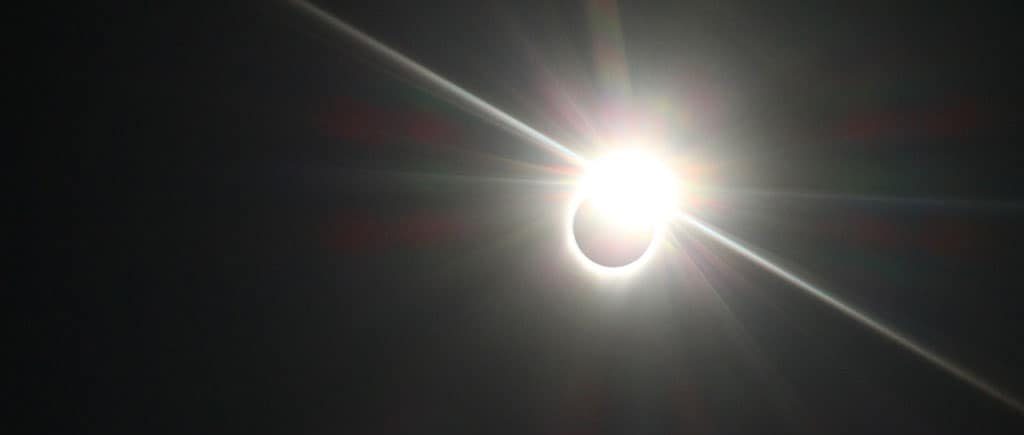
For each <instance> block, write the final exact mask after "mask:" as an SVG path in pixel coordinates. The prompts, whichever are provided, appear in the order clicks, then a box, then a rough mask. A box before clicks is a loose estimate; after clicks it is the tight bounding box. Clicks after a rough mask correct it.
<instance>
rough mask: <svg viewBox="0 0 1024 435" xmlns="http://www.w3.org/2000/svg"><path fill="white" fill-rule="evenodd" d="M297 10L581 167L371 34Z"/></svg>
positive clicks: (300, 3) (319, 12)
mask: <svg viewBox="0 0 1024 435" xmlns="http://www.w3.org/2000/svg"><path fill="white" fill-rule="evenodd" d="M290 1H291V3H292V4H294V5H295V6H296V7H298V8H299V9H302V10H303V11H305V12H307V13H309V14H310V15H311V16H313V17H315V18H317V19H318V20H320V21H321V22H323V23H324V24H326V25H328V26H330V27H331V28H333V29H335V30H337V31H339V32H340V33H341V34H343V35H345V36H347V37H349V38H351V39H353V40H355V41H357V42H359V43H360V44H362V45H363V46H365V47H366V48H367V49H369V50H371V51H373V52H375V53H377V54H378V55H380V56H381V57H383V58H385V59H387V60H389V61H391V62H392V63H394V64H395V65H397V66H399V67H401V68H402V69H404V70H406V71H407V72H409V73H411V74H413V75H415V76H417V77H419V78H420V79H422V80H423V81H425V82H427V83H429V84H431V85H433V86H434V87H436V88H437V89H439V90H441V91H442V92H445V93H447V94H448V95H451V96H453V97H455V98H456V99H458V100H459V101H461V102H463V103H465V104H467V105H468V106H469V107H471V108H472V109H475V111H476V112H478V113H479V114H480V115H483V116H485V117H488V118H490V119H492V120H494V121H496V122H497V123H498V124H500V125H502V126H504V127H506V128H508V129H509V130H510V131H512V132H514V133H516V134H519V135H520V136H522V137H523V138H525V139H527V140H529V141H530V142H532V143H534V144H536V145H539V146H541V147H542V148H544V149H546V150H548V151H551V152H554V153H556V154H558V155H559V156H560V157H563V158H567V159H568V160H569V161H571V162H572V163H576V164H582V163H584V162H585V160H584V159H583V158H582V157H581V156H580V155H579V154H576V153H575V152H573V151H572V150H570V149H568V148H566V147H565V146H563V145H562V144H560V143H558V142H557V141H555V140H554V139H551V138H550V137H547V136H546V135H544V134H543V133H541V132H539V131H537V130H534V129H533V128H532V127H530V126H528V125H526V124H524V123H523V122H521V121H519V120H518V119H515V118H513V117H512V116H511V115H509V114H507V113H505V112H503V111H501V109H498V108H497V107H494V106H492V105H491V104H489V103H488V102H486V101H484V100H482V99H480V98H479V97H477V96H476V95H473V94H471V93H470V92H469V91H467V90H465V89H462V88H461V87H459V86H458V85H456V84H454V83H452V82H450V81H448V80H446V79H445V78H444V77H441V76H440V75H438V74H437V73H435V72H433V71H431V70H430V69H428V68H427V67H425V66H423V65H420V64H419V63H416V61H414V60H412V59H410V58H408V57H406V56H405V55H403V54H401V53H399V52H397V51H395V50H394V49H392V48H390V47H388V46H387V45H384V44H383V43H382V42H380V41H378V40H376V39H374V38H373V37H371V36H370V35H367V34H366V33H363V31H361V30H359V29H357V28H355V27H353V26H352V25H350V24H348V23H346V22H345V21H342V20H341V19H340V18H338V17H335V16H334V15H331V13H329V12H327V11H325V10H323V9H321V8H320V7H319V6H317V5H314V4H313V3H310V2H308V1H306V0H290Z"/></svg>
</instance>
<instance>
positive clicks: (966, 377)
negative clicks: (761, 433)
mask: <svg viewBox="0 0 1024 435" xmlns="http://www.w3.org/2000/svg"><path fill="white" fill-rule="evenodd" d="M679 218H680V220H682V221H683V222H684V223H686V224H688V225H689V226H691V227H693V228H695V229H697V230H699V231H700V232H701V233H704V234H705V235H707V236H708V237H710V238H712V239H714V240H715V241H717V242H719V243H721V244H722V245H725V247H727V248H729V249H730V250H732V251H733V252H736V253H737V254H740V255H742V256H743V257H745V258H746V259H748V260H750V261H752V262H753V263H754V264H757V265H758V266H760V267H761V268H763V269H765V270H767V271H769V272H771V273H772V274H774V275H776V276H778V277H779V278H782V279H784V280H785V281H787V282H789V283H790V284H793V285H794V286H796V287H798V288H800V289H801V290H804V291H805V292H807V293H808V294H810V295H811V296H814V297H815V298H816V299H818V300H820V301H822V302H824V303H826V304H827V305H829V306H830V307H832V308H835V309H837V310H839V311H840V312H841V313H843V314H845V315H846V316H848V317H850V318H852V319H854V320H856V321H857V322H859V323H861V324H862V325H864V326H866V327H868V328H869V329H871V330H872V331H874V332H877V333H878V334H880V335H882V336H883V337H885V338H887V339H889V340H891V341H893V342H895V343H896V344H898V345H900V346H902V347H903V348H904V349H907V350H909V351H910V352H912V353H914V354H915V355H917V356H919V357H921V358H922V359H924V360H925V361H928V362H930V363H932V364H934V365H935V366H936V367H938V368H940V369H942V370H944V371H945V372H947V373H949V374H950V375H953V376H954V377H956V378H957V379H960V380H961V381H964V382H966V383H967V384H968V385H970V386H972V387H974V388H976V389H978V390H979V391H981V392H982V393H985V394H986V395H988V396H989V397H992V398H993V399H996V400H998V401H1000V402H1002V403H1003V404H1005V405H1007V406H1009V407H1010V408H1012V409H1013V410H1014V411H1017V412H1018V413H1020V414H1024V403H1021V402H1020V401H1019V400H1017V399H1016V398H1014V397H1012V396H1010V395H1009V394H1007V393H1005V392H1003V391H1001V390H1000V389H998V388H996V387H995V386H994V385H992V384H991V383H989V382H987V381H985V380H984V379H982V378H980V377H979V376H978V375H976V374H974V373H972V372H970V371H969V370H967V369H965V368H963V367H960V366H958V365H957V364H955V363H954V362H952V361H950V360H948V359H946V358H944V357H942V356H941V355H939V354H937V353H935V352H933V351H931V350H929V349H927V348H925V347H923V346H921V345H919V344H917V343H915V342H914V341H913V340H911V339H910V338H907V337H905V336H903V335H902V334H900V333H899V332H897V331H895V330H894V329H892V328H890V327H888V326H886V325H883V324H882V323H879V322H878V321H876V320H874V319H872V318H870V317H868V316H867V315H866V314H863V313H861V312H860V311H858V310H857V309H855V308H853V307H851V306H850V305H848V304H846V303H845V302H843V301H841V300H839V299H836V298H835V297H833V296H831V295H829V294H828V293H827V292H825V291H824V290H822V289H820V288H818V287H815V286H814V285H812V284H811V283H809V282H807V281H805V280H804V279H802V278H800V277H798V276H796V275H794V274H792V273H790V272H789V271H787V270H785V269H783V268H782V267H779V266H778V265H776V264H774V263H772V262H771V261H768V260H767V259H765V258H764V257H762V256H761V255H758V254H757V253H756V252H754V251H752V250H751V249H750V248H747V247H745V246H743V245H742V244H740V243H739V242H737V241H735V240H733V239H731V238H729V237H727V236H725V235H724V234H722V232H720V231H718V230H716V229H714V228H712V227H710V226H708V225H707V224H705V223H703V222H701V221H700V220H698V219H697V218H695V217H693V216H691V215H689V214H685V213H680V214H679Z"/></svg>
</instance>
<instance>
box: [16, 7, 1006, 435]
mask: <svg viewBox="0 0 1024 435" xmlns="http://www.w3.org/2000/svg"><path fill="white" fill-rule="evenodd" d="M412 3H413V4H404V2H390V1H382V2H374V3H373V4H372V5H357V4H355V3H353V4H348V3H345V2H330V3H326V4H324V7H325V8H327V9H328V10H330V11H332V12H333V13H335V14H337V15H338V16H340V17H342V18H343V19H345V20H347V21H348V22H350V23H352V24H353V25H355V26H357V27H359V28H361V29H362V30H364V31H366V32H367V33H369V34H370V35H373V36H375V37H377V38H379V39H380V40H381V41H383V42H384V43H386V44H388V45H390V46H392V47H393V48H395V49H397V50H398V51H400V52H402V53H405V54H406V55H408V56H410V57H412V58H413V59H416V60H417V61H419V62H422V63H423V64H424V65H426V66H428V67H430V68H431V69H433V70H434V71H436V72H438V73H439V74H441V75H442V76H445V77H447V78H449V79H450V80H452V81H453V82H455V83H458V84H460V85H461V86H463V87H464V88H466V89H468V90H469V91H471V92H473V93H474V94H476V95H479V96H480V97H482V98H484V99H485V100H487V101H490V102H492V103H494V104H495V105H496V106H498V107H501V108H503V109H505V110H507V111H508V112H509V113H510V114H512V115H513V116H515V117H517V118H519V119H521V120H523V121H524V122H526V123H527V124H529V125H532V126H534V127H536V128H537V129H538V130H540V131H543V132H545V133H548V134H550V135H552V136H553V137H555V138H556V139H558V140H559V141H562V142H563V143H566V144H568V145H569V146H570V147H573V145H574V144H584V143H585V142H586V137H585V135H583V134H582V133H581V132H580V131H578V130H576V129H574V127H573V125H572V124H571V123H569V122H567V121H566V119H564V117H560V115H559V114H558V113H557V111H556V110H554V109H552V104H551V100H550V98H549V95H550V92H549V91H550V88H551V86H556V87H558V86H561V87H562V88H563V89H565V90H566V92H568V93H569V94H570V95H572V96H573V98H574V99H575V100H576V101H577V102H578V103H579V104H580V106H581V107H583V108H584V109H583V110H584V111H587V110H596V109H593V108H594V107H597V106H598V105H599V104H600V102H601V101H602V98H604V95H603V94H602V91H601V86H600V80H599V77H598V76H597V75H596V73H595V67H594V62H593V55H592V51H591V46H592V43H591V38H592V34H593V33H592V30H593V29H592V27H591V26H590V24H589V21H588V18H587V9H586V4H585V3H582V2H558V3H549V2H510V3H507V4H500V3H495V2H486V1H485V2H461V1H439V2H422V3H421V2H412ZM759 3H760V2H756V3H755V2H752V3H751V4H741V3H736V2H654V1H650V2H624V3H623V4H621V5H619V15H620V17H621V26H622V34H623V46H624V49H625V53H626V56H627V58H628V62H629V73H630V79H631V82H632V92H633V95H634V96H635V97H636V100H637V101H647V100H645V99H646V98H653V97H655V96H659V95H661V96H668V97H669V100H670V101H671V102H672V104H675V105H678V106H686V107H694V109H693V111H694V113H695V115H694V116H693V117H692V118H690V119H691V122H690V123H689V124H687V125H686V126H685V127H686V128H680V130H682V131H683V132H682V133H678V134H677V135H676V136H675V139H677V143H674V144H673V145H672V146H673V147H675V148H674V149H676V150H677V151H678V152H680V153H682V154H686V155H689V156H697V157H696V158H698V159H700V160H701V161H706V162H710V163H709V165H711V166H714V167H715V168H716V169H715V172H714V174H715V175H714V184H715V186H716V187H717V188H720V189H721V190H722V192H723V193H721V195H720V196H717V197H713V201H712V202H713V203H714V204H715V206H714V207H707V208H701V209H699V210H695V213H697V214H698V215H700V216H701V217H702V218H704V219H705V220H707V221H708V222H710V223H712V224H713V225H715V226H717V227H719V228H722V229H724V230H726V231H728V232H730V233H732V234H735V235H737V236H738V237H740V238H742V239H744V240H747V241H749V242H751V243H752V244H753V245H755V246H758V247H760V248H761V249H762V250H763V251H764V252H768V253H770V254H771V256H772V258H775V259H779V260H780V261H781V262H782V264H784V265H786V266H787V267H792V268H793V270H794V271H796V272H797V273H800V274H801V275H803V276H806V277H808V278H810V279H811V280H812V281H814V282H815V283H818V284H820V285H821V286H822V287H823V288H826V289H828V290H829V291H830V292H831V293H833V294H835V295H837V296H839V297H840V298H842V299H843V300H845V301H848V302H850V303H852V304H853V305H854V306H856V307H859V308H861V309H863V310H864V311H865V312H867V313H870V314H871V315H872V316H874V317H876V318H878V319H880V320H882V321H883V322H885V323H887V324H890V325H893V326H894V327H896V328H897V329H899V330H901V331H904V332H906V333H907V334H908V335H909V336H912V337H915V338H916V339H918V340H919V341H920V342H921V343H923V344H925V345H927V346H929V347H930V348H932V349H935V350H936V351H938V352H939V353H941V354H943V355H947V356H949V357H950V358H952V359H953V360H955V361H959V362H961V363H962V364H963V365H964V366H966V367H969V368H971V369H973V370H975V371H977V372H978V373H980V374H981V375H982V376H983V377H984V378H986V379H989V380H991V381H992V382H993V383H995V384H998V385H1000V386H1002V387H1004V388H1005V389H1006V390H1007V391H1010V392H1015V393H1016V394H1018V395H1019V394H1024V378H1022V377H1021V374H1020V372H1019V369H1020V367H1021V366H1022V364H1024V353H1022V351H1021V349H1020V347H1019V344H1020V342H1021V340H1022V339H1024V329H1022V328H1021V326H1020V320H1019V319H1020V316H1021V314H1022V308H1021V306H1020V303H1021V302H1022V298H1021V296H1020V294H1019V291H1020V290H1021V289H1022V288H1024V285H1022V284H1024V282H1022V279H1021V277H1020V269H1021V266H1024V261H1022V256H1021V255H1020V254H1018V253H1017V249H1018V247H1019V246H1021V245H1022V244H1021V242H1022V241H1024V237H1022V236H1021V231H1020V225H1019V224H1020V223H1021V221H1022V220H1021V217H1022V213H1024V209H1022V207H1021V206H1020V205H1019V204H1020V203H1019V202H1017V203H1015V202H1014V201H1019V200H1020V199H1021V195H1022V194H1024V191H1022V189H1024V183H1022V181H1024V179H1022V178H1021V176H1020V175H1019V172H1020V171H1019V169H1018V168H1019V166H1020V164H1021V163H1022V159H1021V153H1020V152H1018V150H1017V145H1018V143H1019V140H1020V133H1019V123H1018V119H1019V104H1020V101H1021V99H1020V97H1021V93H1020V78H1019V76H1018V75H1019V74H1018V69H1017V68H1016V67H1015V65H1016V63H1017V61H1018V59H1017V58H1018V57H1019V53H1020V48H1021V47H1020V43H1019V42H1018V41H1017V38H1016V37H1015V36H1016V33H1017V32H1016V25H1017V19H1016V16H1015V15H1014V14H1013V13H1012V12H1013V11H1012V10H1011V9H1010V8H996V7H992V6H990V5H976V4H970V5H964V6H962V7H940V6H936V5H932V4H930V3H922V4H920V5H912V4H892V3H890V2H886V3H884V4H878V5H872V4H866V3H861V2H856V3H851V4H850V5H846V6H839V5H828V6H825V5H808V4H772V5H768V4H763V5H762V4H759ZM765 3H769V2H765ZM83 9H84V10H82V11H81V12H80V15H79V16H78V17H76V18H75V19H73V20H70V23H69V24H68V25H67V26H62V27H61V28H60V29H55V30H54V31H53V32H52V35H51V36H53V37H54V39H56V40H59V41H62V42H64V43H66V47H67V48H69V49H68V50H61V51H59V52H47V53H44V54H42V55H40V56H42V57H45V58H46V60H47V61H55V62H59V63H60V64H62V65H63V66H62V67H60V68H56V67H54V68H50V69H49V70H50V72H49V73H48V75H47V76H45V77H46V78H52V79H53V81H54V82H57V81H61V82H65V81H69V82H70V83H71V85H72V86H70V87H69V90H68V91H67V92H63V91H61V92H57V91H49V90H47V89H48V88H47V87H45V86H44V87H43V90H42V91H40V92H42V93H44V94H45V96H46V97H48V98H47V99H46V100H45V101H47V102H52V104H50V103H47V104H49V105H48V106H47V107H43V109H46V110H50V109H52V111H50V112H47V113H49V116H50V117H51V120H52V121H57V122H54V123H51V124H56V125H59V126H61V127H65V126H66V127H67V128H66V129H65V128H53V129H52V130H60V131H61V132H64V131H68V132H70V135H69V136H68V138H67V139H65V140H66V143H67V144H70V145H71V147H72V149H73V154H72V156H73V158H72V161H73V170H72V172H71V176H70V177H63V176H61V177H59V178H60V179H62V180H64V179H67V180H68V182H67V184H68V185H69V187H71V189H72V198H71V199H72V201H71V205H72V209H71V210H70V212H67V211H61V212H60V213H59V214H60V215H62V216H68V215H69V216H70V218H71V219H72V220H73V226H72V232H71V235H70V240H68V241H67V242H70V245H71V246H72V249H73V252H72V259H71V260H72V261H71V280H70V283H71V290H72V291H71V293H68V294H64V293H58V292H49V291H41V292H40V294H41V295H42V297H43V299H46V302H47V304H48V305H49V306H51V307H54V308H55V309H54V310H53V312H54V314H48V315H46V316H38V317H36V318H33V319H30V322H35V321H38V320H41V319H40V318H42V320H54V321H53V322H50V323H52V324H53V325H54V326H53V327H50V328H45V329H42V330H41V331H44V332H41V333H40V336H39V338H40V339H39V340H38V341H39V342H40V343H47V344H40V345H39V346H40V347H41V348H42V349H43V350H45V351H46V352H43V354H44V355H43V356H42V357H41V358H39V359H38V361H35V360H33V363H32V364H33V367H32V368H36V369H39V370H35V371H33V373H39V374H38V375H35V374H33V375H27V374H26V375H25V376H24V377H23V378H24V380H25V383H24V385H25V388H24V390H23V391H21V390H19V392H20V393H19V394H24V395H25V398H26V400H24V401H23V403H25V404H26V405H28V407H29V408H30V409H32V410H33V411H34V412H30V413H27V414H26V415H28V416H29V417H30V420H31V421H32V424H33V425H37V424H42V425H49V424H56V425H60V426H62V427H64V428H66V429H67V430H68V431H70V432H82V431H96V432H103V433H110V432H124V433H128V432H133V433H134V432H140V431H141V432H167V433H180V432H216V433H224V432H232V433H253V432H268V433H356V432H364V433H444V432H453V431H465V432H476V433H483V432H506V433H632V434H641V433H798V432H799V433H823V432H836V433H1019V432H1018V431H1020V429H1021V428H1022V418H1021V416H1019V415H1017V414H1015V413H1014V412H1013V411H1012V410H1010V409H1009V408H1007V407H1005V406H1004V405H1002V404H1000V403H998V402H996V401H994V400H992V399H990V398H988V397H986V396H984V395H983V394H981V393H979V392H977V391H976V390H974V389H972V388H970V387H968V386H966V385H965V384H963V383H962V382H960V381H958V380H956V379H955V378H953V377H951V376H949V375H948V374H946V373H944V372H942V371H941V370H939V369H937V368H935V367H933V366H931V365H929V364H927V363H926V362H924V361H922V360H920V359H919V358H917V357H915V356H913V355H912V354H910V353H908V352H907V351H905V350H904V349H902V348H900V347H899V346H897V345H895V344H893V343H891V342H887V341H885V340H884V339H882V338H881V337H879V336H878V335H876V334H874V333H872V332H871V331H869V330H868V329H866V328H864V327H862V326H860V325H858V324H857V323H856V322H855V321H853V320H851V319H849V318H846V317H843V316H842V315H841V314H840V313H838V312H836V311H835V310H833V309H831V308H829V307H827V306H825V305H823V304H821V303H820V302H818V301H815V300H814V299H813V298H811V297H809V296H808V295H806V294H805V293H803V292H801V291H800V290H798V289H795V288H793V287H791V286H789V285H788V284H786V283H784V282H783V281H781V280H779V279H778V278H775V277H773V276H771V275H770V274H768V273H766V272H764V271H762V270H760V269H758V268H757V267H756V266H753V265H751V264H750V263H749V262H748V261H746V260H744V259H743V258H741V257H738V256H736V255H735V254H733V253H730V252H728V251H727V250H725V249H723V248H721V247H720V246H718V245H716V244H715V243H713V242H712V241H710V240H708V239H707V238H706V237H704V236H701V235H700V234H698V233H694V232H692V231H688V230H685V229H682V228H681V229H679V230H678V231H677V235H676V236H677V239H678V240H677V241H678V243H677V244H678V245H679V249H678V250H677V251H676V252H673V253H671V254H672V255H669V256H664V257H662V259H661V260H660V261H659V262H657V263H656V264H653V265H652V267H651V270H649V271H647V273H644V274H642V275H641V276H639V277H637V278H636V279H634V280H632V281H630V282H629V283H628V284H627V285H625V287H627V288H624V289H623V288H611V287H614V286H611V285H608V284H607V283H603V282H601V281H600V280H598V279H596V278H594V277H592V276H590V275H588V274H587V273H585V271H583V270H580V268H579V266H578V265H577V264H576V263H574V262H572V261H570V260H569V259H566V258H564V257H565V256H564V255H563V253H562V251H563V246H562V237H563V235H562V228H561V226H560V216H561V213H562V212H563V210H562V207H563V205H562V204H563V202H562V197H561V196H559V195H561V194H564V192H559V191H558V189H557V188H552V187H551V186H548V185H544V184H524V183H510V182H502V181H500V180H496V179H495V178H498V177H507V178H513V177H514V178H527V179H539V180H545V179H551V177H552V176H551V174H550V173H549V172H545V171H544V170H541V169H536V167H545V166H547V167H551V166H557V165H559V164H562V162H559V161H557V160H556V159H555V158H554V157H552V156H550V155H548V154H545V153H543V152H541V151H539V150H538V149H537V148H535V147H533V146H532V145H530V144H527V143H525V142H523V140H522V139H519V138H517V137H516V136H513V135H511V134H509V133H507V132H505V131H504V130H502V129H500V128H498V127H496V126H494V125H492V124H491V123H489V122H487V121H483V120H480V119H478V118H476V117H474V116H472V115H468V114H466V113H464V112H462V111H461V110H459V108H458V106H457V105H453V104H451V103H450V102H448V101H447V100H446V99H444V98H441V97H437V96H436V95H435V94H433V93H432V92H431V91H430V90H429V89H428V88H426V87H424V86H423V85H422V83H421V82H418V81H416V80H413V79H410V78H409V77H407V76H405V75H403V74H401V73H400V72H398V70H396V69H394V68H392V67H390V66H389V65H388V64H387V63H385V62H382V61H381V60H380V59H379V58H377V57H375V56H374V55H372V54H370V53H368V52H367V51H366V50H363V49H361V48H360V47H359V46H357V45H354V44H352V43H351V42H349V41H347V40H345V39H344V38H342V37H340V36H339V35H337V34H335V33H332V32H331V31H330V30H329V29H327V28H325V27H324V26H322V25H320V24H318V23H317V22H315V21H314V20H311V19H310V18H309V17H308V16H307V15H304V14H303V13H301V12H299V11H298V10H296V9H295V8H293V7H291V6H290V5H288V4H287V3H273V2H271V3H266V4H264V3H253V4H228V3H218V4H216V5H210V4H206V5H178V6H174V7H167V6H152V5H117V6H113V5H111V6H95V7H86V8H83ZM553 80H557V81H553ZM552 83H557V85H552ZM62 89H63V88H62ZM696 95H699V96H700V98H697V97H695V96H696ZM695 101H700V103H699V104H698V103H696V102H695ZM65 113H66V114H67V117H66V118H65V119H60V118H63V117H64V116H65V115H64V114H65ZM423 120H427V121H423ZM418 122H426V124H427V125H428V126H427V127H426V129H427V130H426V131H427V133H423V134H425V135H426V136H425V137H426V139H423V138H424V136H422V135H421V136H416V135H417V134H419V133H416V132H417V131H419V132H422V131H421V130H416V127H415V126H418V125H420V124H417V123H418ZM410 131H412V133H410ZM40 134H43V135H46V134H48V132H45V131H41V132H40ZM409 135H412V136H413V139H409V137H410V136H409ZM575 149H579V150H585V149H586V146H585V145H579V146H578V147H575ZM510 162H526V163H529V164H530V165H533V166H527V165H523V164H519V163H510ZM488 177H490V178H488ZM545 177H547V178H545ZM769 191H776V192H789V194H786V195H771V194H767V193H765V192H769ZM794 192H798V193H794ZM799 192H803V194H800V193H799ZM808 192H811V193H813V192H824V193H831V194H835V195H847V197H846V198H847V199H837V198H838V197H836V196H832V197H827V196H821V195H817V196H816V195H814V194H811V193H808ZM851 195H852V196H853V199H850V196H851ZM869 196H879V197H888V198H903V199H902V200H894V199H889V200H872V199H870V198H868V197H869ZM910 198H917V199H910ZM941 198H956V200H955V201H953V200H949V201H943V200H941ZM49 343H54V345H52V346H51V345H50V344H49ZM65 397H66V398H68V399H70V400H68V401H64V400H59V399H58V398H65ZM58 402H61V404H63V403H70V404H71V406H70V408H67V409H69V410H70V411H65V409H66V408H64V407H63V406H58V405H57V403H58Z"/></svg>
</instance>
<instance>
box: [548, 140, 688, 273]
mask: <svg viewBox="0 0 1024 435" xmlns="http://www.w3.org/2000/svg"><path fill="white" fill-rule="evenodd" d="M678 194H679V183H678V180H677V178H676V176H675V175H674V174H673V173H672V171H671V170H669V168H668V167H666V166H665V165H664V164H663V163H662V159H659V158H658V156H656V155H655V154H652V153H649V152H646V151H644V150H641V149H623V150H618V151H615V152H611V153H608V154H606V155H604V156H603V157H601V158H599V159H596V160H593V161H591V162H590V163H589V164H588V165H587V166H586V168H585V170H584V173H583V175H582V176H581V177H580V178H579V180H578V181H577V192H576V195H575V196H574V198H573V200H572V201H571V203H570V205H569V212H568V218H567V221H568V223H567V225H568V228H567V230H568V234H569V247H570V249H571V251H572V253H573V254H574V255H575V256H576V257H577V258H579V259H580V260H581V261H583V264H584V265H585V266H587V267H588V268H591V269H594V270H595V271H598V272H600V273H602V274H612V275H614V274H623V273H627V272H629V271H631V270H633V269H635V268H637V267H638V266H640V265H641V264H643V263H644V262H645V260H646V259H648V258H650V256H651V254H652V253H653V251H654V249H655V248H656V247H657V245H658V244H659V243H660V242H661V238H662V235H663V233H664V232H665V227H666V226H667V225H668V223H669V222H670V220H671V219H672V217H673V216H674V215H675V213H676V210H677V207H678V198H677V197H678Z"/></svg>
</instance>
